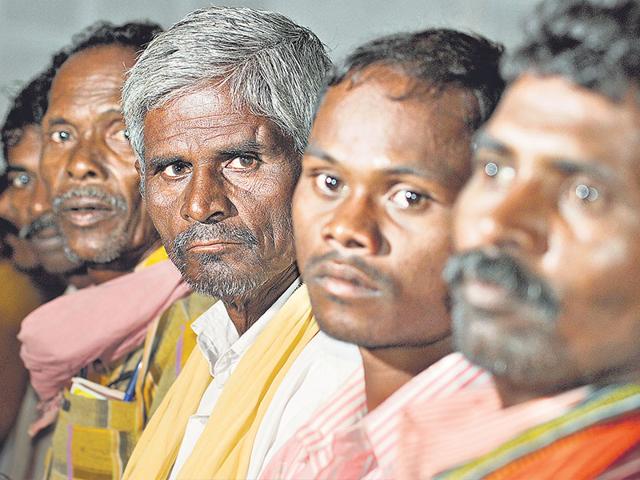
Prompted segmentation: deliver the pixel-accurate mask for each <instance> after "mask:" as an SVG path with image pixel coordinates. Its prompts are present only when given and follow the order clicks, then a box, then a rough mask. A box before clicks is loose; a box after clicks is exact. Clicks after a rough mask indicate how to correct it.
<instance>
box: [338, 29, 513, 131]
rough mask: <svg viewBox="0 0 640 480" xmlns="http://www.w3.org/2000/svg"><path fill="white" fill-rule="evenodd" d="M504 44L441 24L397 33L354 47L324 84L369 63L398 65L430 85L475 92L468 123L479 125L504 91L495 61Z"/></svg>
mask: <svg viewBox="0 0 640 480" xmlns="http://www.w3.org/2000/svg"><path fill="white" fill-rule="evenodd" d="M503 51H504V47H503V46H502V45H500V44H497V43H494V42H491V41H490V40H488V39H486V38H484V37H482V36H480V35H474V34H467V33H463V32H460V31H457V30H451V29H446V28H433V29H428V30H423V31H420V32H413V33H398V34H395V35H389V36H385V37H381V38H378V39H375V40H372V41H370V42H368V43H365V44H364V45H362V46H360V47H358V48H356V49H355V50H354V51H353V52H352V53H351V54H350V55H348V56H347V58H346V59H345V60H344V61H343V62H342V63H341V64H339V65H338V66H336V67H334V69H333V71H332V73H331V75H330V77H329V79H328V82H327V85H328V87H331V86H334V85H337V84H339V83H341V82H343V81H344V80H345V79H347V78H349V79H350V80H351V81H354V82H357V81H358V76H357V74H358V73H360V72H362V71H364V70H365V69H367V68H368V67H370V66H373V65H383V66H388V67H391V68H399V69H401V71H402V72H403V73H404V74H406V75H408V76H410V77H412V78H414V79H416V80H418V81H420V82H421V83H426V84H429V85H430V86H431V87H436V88H438V89H444V88H446V87H449V86H456V87H460V88H463V89H466V90H468V91H470V92H471V93H473V94H474V96H475V98H476V99H477V101H478V106H479V109H478V110H479V111H478V115H477V118H475V119H473V121H472V122H471V124H472V126H473V127H477V126H478V125H479V124H481V123H483V122H484V121H485V120H486V119H487V118H489V116H490V115H491V113H492V112H493V109H494V108H495V106H496V104H497V103H498V100H499V99H500V95H501V94H502V91H503V90H504V85H505V83H504V80H503V79H502V77H501V76H500V71H499V63H500V58H501V57H502V53H503Z"/></svg>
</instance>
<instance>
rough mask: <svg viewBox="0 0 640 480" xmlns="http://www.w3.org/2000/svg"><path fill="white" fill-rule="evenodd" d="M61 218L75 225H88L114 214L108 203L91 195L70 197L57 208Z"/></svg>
mask: <svg viewBox="0 0 640 480" xmlns="http://www.w3.org/2000/svg"><path fill="white" fill-rule="evenodd" d="M58 212H59V214H60V216H61V219H62V220H64V221H67V222H69V223H71V224H73V225H75V226H77V227H90V226H93V225H95V224H97V223H100V222H102V221H104V220H107V219H109V218H111V217H112V216H114V215H115V213H116V212H115V209H114V208H113V207H112V206H111V205H109V204H108V203H105V202H102V201H100V200H97V199H95V198H92V197H72V198H70V199H68V200H65V201H64V202H63V203H62V204H61V205H60V208H59V209H58Z"/></svg>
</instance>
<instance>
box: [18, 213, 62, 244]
mask: <svg viewBox="0 0 640 480" xmlns="http://www.w3.org/2000/svg"><path fill="white" fill-rule="evenodd" d="M49 227H57V224H56V221H55V218H54V216H53V213H51V212H49V213H45V214H44V215H41V216H40V217H38V218H36V219H35V220H34V221H33V222H31V223H30V224H29V225H26V226H25V227H22V228H21V229H20V233H19V234H18V236H19V237H20V238H22V239H29V238H31V237H33V236H34V235H36V234H37V233H38V232H39V231H41V230H44V229H45V228H49Z"/></svg>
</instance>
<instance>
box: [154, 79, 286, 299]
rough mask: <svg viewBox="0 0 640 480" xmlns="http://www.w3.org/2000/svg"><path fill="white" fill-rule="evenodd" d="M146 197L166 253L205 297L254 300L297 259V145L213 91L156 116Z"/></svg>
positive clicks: (193, 96)
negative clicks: (294, 212) (293, 219)
mask: <svg viewBox="0 0 640 480" xmlns="http://www.w3.org/2000/svg"><path fill="white" fill-rule="evenodd" d="M144 151H145V160H144V161H145V169H144V170H145V174H144V175H145V181H146V189H145V194H144V195H145V200H146V204H147V207H148V210H149V213H150V215H151V217H152V219H153V221H154V223H155V225H156V227H157V229H158V231H159V232H160V235H161V237H162V239H163V242H164V244H165V247H166V248H167V251H168V253H169V256H170V257H171V259H172V260H173V262H174V263H175V264H176V265H177V266H178V268H179V269H180V271H181V272H182V274H183V276H184V277H185V279H186V280H187V281H188V282H189V283H190V284H191V285H192V286H193V287H194V288H195V289H196V290H197V291H200V292H203V293H206V294H209V295H212V296H217V297H221V298H234V297H237V296H243V295H247V294H249V295H250V292H251V291H252V290H254V289H255V288H257V287H259V286H261V285H264V284H265V283H268V281H269V279H271V278H274V277H277V276H278V274H279V273H281V272H283V271H285V270H286V269H287V268H289V267H290V266H291V265H292V264H293V263H294V262H295V254H294V246H293V238H292V228H291V214H290V204H291V197H292V195H293V190H294V187H295V183H296V171H297V168H296V162H297V161H298V159H297V157H296V154H295V153H294V151H293V148H292V142H291V141H289V140H288V139H286V138H285V137H284V136H283V135H282V133H281V132H280V130H279V129H278V128H277V127H276V126H275V125H274V124H273V123H272V122H271V121H269V120H268V119H265V118H263V117H258V116H255V115H252V114H250V113H248V112H247V111H238V110H237V109H236V108H234V106H233V105H232V102H231V97H230V95H229V93H228V91H227V90H226V89H224V88H215V87H213V86H209V87H203V88H202V89H200V90H198V91H195V92H192V93H188V94H185V95H183V96H181V97H178V98H176V99H174V100H172V101H170V102H168V103H167V104H165V105H164V106H162V107H160V108H157V109H153V110H151V111H150V112H149V113H148V114H147V116H146V118H145V123H144Z"/></svg>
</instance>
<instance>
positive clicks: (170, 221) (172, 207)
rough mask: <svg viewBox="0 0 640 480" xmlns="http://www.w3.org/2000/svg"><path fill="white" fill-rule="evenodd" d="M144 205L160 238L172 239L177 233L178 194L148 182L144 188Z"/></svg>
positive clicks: (179, 218) (179, 219) (178, 216)
mask: <svg viewBox="0 0 640 480" xmlns="http://www.w3.org/2000/svg"><path fill="white" fill-rule="evenodd" d="M144 200H145V206H146V209H147V213H148V214H149V216H150V217H151V220H152V221H153V224H154V225H155V227H156V229H157V230H158V233H159V234H160V236H161V237H162V240H163V241H164V242H165V243H166V241H167V239H171V240H173V239H174V238H175V236H176V235H177V234H178V224H179V223H180V222H181V221H182V217H181V216H180V206H181V204H180V202H179V201H178V200H179V194H177V193H176V192H175V191H173V190H171V189H161V188H158V186H157V185H155V183H154V182H148V183H147V185H146V190H145V197H144Z"/></svg>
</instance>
